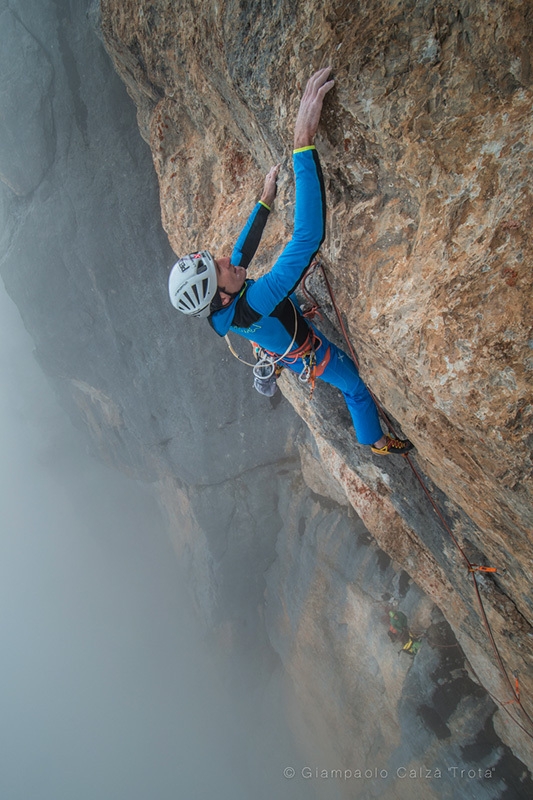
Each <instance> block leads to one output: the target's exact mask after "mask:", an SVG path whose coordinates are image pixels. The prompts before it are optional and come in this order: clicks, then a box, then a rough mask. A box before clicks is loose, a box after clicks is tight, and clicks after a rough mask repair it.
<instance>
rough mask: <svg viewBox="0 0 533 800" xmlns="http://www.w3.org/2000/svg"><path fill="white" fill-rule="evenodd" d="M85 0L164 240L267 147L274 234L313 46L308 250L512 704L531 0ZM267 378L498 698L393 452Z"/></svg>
mask: <svg viewBox="0 0 533 800" xmlns="http://www.w3.org/2000/svg"><path fill="white" fill-rule="evenodd" d="M102 10H103V30H104V34H105V40H106V43H107V47H108V49H109V51H110V53H111V54H112V55H113V57H114V60H115V64H116V66H117V69H118V70H119V72H120V73H121V74H122V75H123V78H124V80H125V81H126V83H127V85H128V88H129V91H130V93H131V94H132V96H133V97H134V98H135V100H136V103H137V106H138V113H139V120H140V124H141V130H142V132H143V135H144V136H145V138H146V139H147V141H149V142H150V146H151V149H152V154H153V159H154V164H155V167H156V171H157V174H158V178H159V185H160V196H161V206H162V219H163V224H164V226H165V229H166V230H167V232H168V235H169V240H170V242H171V244H172V246H173V248H174V249H175V251H176V252H181V251H187V250H191V249H192V248H195V247H200V246H204V247H205V246H209V247H210V248H212V249H213V250H214V251H215V252H229V250H228V248H229V247H230V246H231V243H232V242H233V241H234V239H235V236H236V235H237V233H238V231H239V229H240V226H241V225H242V223H243V222H244V220H245V218H246V215H247V213H248V212H249V210H250V208H251V207H252V203H253V201H254V200H255V198H256V197H257V192H258V190H259V187H260V181H261V175H262V173H264V172H265V171H266V169H267V168H268V167H269V166H270V165H271V164H272V163H275V162H278V161H282V162H283V165H284V170H285V171H284V173H283V178H282V179H281V181H280V187H279V196H278V200H277V204H276V209H277V213H276V214H275V215H273V218H272V219H271V220H270V222H269V228H268V231H267V233H266V236H265V240H264V242H263V245H262V249H261V252H260V254H259V256H258V258H257V264H256V270H257V271H258V272H261V270H263V269H265V268H267V267H268V266H269V265H270V264H271V263H272V259H273V258H274V257H275V255H276V254H277V253H278V252H279V249H280V247H281V245H282V243H283V241H285V240H286V239H288V238H289V236H290V225H291V212H292V199H293V197H292V178H291V174H290V167H289V159H288V156H289V153H290V143H291V133H292V130H291V125H292V120H293V119H294V115H295V110H296V107H297V103H298V99H299V93H300V91H301V88H302V86H303V84H304V82H305V80H306V78H307V76H308V75H309V74H310V73H311V72H312V71H313V69H316V68H318V67H319V66H321V65H323V64H331V65H332V66H333V68H334V73H335V77H336V89H335V91H334V92H331V93H330V94H329V95H328V98H327V102H326V105H325V110H324V114H323V124H322V126H321V131H320V137H319V139H318V140H317V143H318V149H319V151H320V153H321V157H322V161H323V166H324V172H325V175H326V181H327V190H328V203H329V209H330V212H329V222H328V234H327V239H326V243H325V246H324V249H323V253H322V256H323V260H324V262H325V264H326V266H327V269H328V272H329V274H330V277H331V281H332V284H333V288H334V291H335V295H336V299H337V302H338V305H339V307H340V309H341V312H342V314H343V316H344V318H345V320H346V323H347V330H348V333H349V336H350V339H351V340H352V342H353V344H354V345H355V348H356V351H357V353H358V357H359V361H360V365H361V372H362V375H363V377H364V378H365V379H366V381H367V382H368V384H369V385H370V387H371V388H372V390H373V391H374V393H375V394H376V396H377V397H378V398H379V400H380V401H381V403H382V404H383V406H384V407H385V408H386V410H387V412H388V413H389V414H390V415H391V417H392V419H393V420H394V421H395V422H396V424H397V425H398V426H399V427H401V429H402V430H403V433H404V434H406V435H408V436H409V437H410V438H411V439H412V440H413V442H414V443H415V445H416V448H417V453H416V456H415V458H416V463H417V465H418V467H419V469H420V470H421V472H422V474H423V475H425V476H427V483H428V486H429V491H430V493H432V494H433V495H434V496H435V497H436V498H437V499H438V501H439V504H440V505H441V506H442V507H443V508H444V514H445V518H446V519H447V520H448V521H449V525H450V529H451V530H452V532H453V534H454V537H455V538H456V539H457V541H458V542H459V543H460V544H461V545H462V546H463V548H464V549H465V551H467V552H468V554H469V558H470V559H471V560H473V561H474V562H475V563H479V562H481V563H483V564H489V565H492V564H493V565H495V566H496V567H497V568H498V574H497V575H496V576H493V577H484V578H482V580H481V587H482V588H481V591H482V593H483V596H484V598H485V602H486V603H487V604H488V606H489V612H488V616H489V617H490V619H491V622H492V623H493V625H494V629H495V636H496V639H497V642H498V647H499V649H500V652H501V654H502V658H503V662H504V663H505V667H506V670H507V672H508V674H511V672H512V670H513V669H519V670H520V673H521V677H522V681H523V687H524V692H523V698H524V707H525V708H526V709H527V710H528V711H529V714H530V715H533V706H532V705H531V698H532V697H533V683H532V682H531V675H532V674H533V671H532V669H531V667H532V654H531V635H530V634H531V618H532V610H533V609H532V604H531V591H530V586H531V577H532V568H533V562H532V561H531V556H530V552H531V530H532V525H531V523H532V512H531V507H532V503H531V500H532V491H531V490H532V461H531V442H532V436H533V429H532V397H531V374H532V372H531V370H532V365H533V361H532V338H531V318H532V304H533V292H532V288H533V287H532V284H533V276H532V271H531V263H532V243H531V230H530V228H531V226H530V218H531V193H530V186H531V177H532V169H531V164H532V149H533V148H532V125H531V105H532V93H531V43H532V36H533V34H532V31H533V28H532V25H531V7H530V4H528V3H521V4H515V3H511V2H504V3H499V4H497V5H491V6H489V5H487V4H483V3H466V2H461V3H459V4H450V3H445V4H444V5H443V4H438V3H433V2H430V3H416V2H408V1H407V0H406V2H404V3H400V4H386V3H379V2H371V3H365V4H356V5H353V4H351V5H350V4H348V5H346V4H336V3H334V4H321V3H318V4H306V5H304V6H301V5H300V6H294V4H290V3H288V2H280V3H278V4H276V5H275V6H274V7H272V8H269V11H268V14H267V13H265V11H264V7H263V5H262V4H260V3H255V2H253V3H249V4H247V5H246V8H244V7H242V6H240V5H239V4H236V3H234V2H232V0H227V1H224V0H223V1H222V2H219V3H216V4H210V3H207V2H201V0H197V1H196V2H195V1H194V0H189V1H188V2H185V3H181V4H180V5H179V6H170V5H169V4H168V3H165V2H163V1H161V2H155V3H151V4H150V5H149V6H148V5H147V4H140V5H139V4H137V3H136V4H131V3H123V2H120V3H119V2H118V0H102ZM326 305H327V303H326ZM334 322H335V321H334ZM335 324H336V322H335ZM285 386H286V388H285V392H286V393H287V396H289V397H290V399H291V402H292V403H293V405H294V406H295V407H296V409H297V410H298V412H299V413H300V414H301V416H303V417H304V418H305V420H306V422H307V423H308V425H309V426H310V428H311V430H312V432H313V434H314V436H315V438H316V440H317V445H318V449H319V451H320V454H321V458H322V461H323V462H324V463H323V467H324V466H325V468H326V471H327V472H329V473H330V474H331V473H333V474H334V475H335V476H336V478H337V480H338V482H339V483H340V485H341V486H342V489H343V491H344V493H345V494H346V496H347V497H348V498H349V500H350V502H351V503H352V505H353V506H354V508H355V509H356V510H357V511H358V513H359V514H360V515H361V517H362V518H363V520H364V521H365V524H366V525H367V527H368V529H369V530H370V531H371V533H372V534H373V535H375V536H376V538H377V540H378V541H379V542H380V545H381V546H382V547H383V548H384V549H385V550H386V551H387V552H389V555H390V556H391V557H393V558H394V559H395V560H396V561H397V562H398V563H399V564H400V565H401V566H402V567H403V568H404V569H405V570H406V571H407V572H409V574H410V575H411V576H412V577H413V578H414V579H415V580H417V581H419V583H420V585H422V586H423V587H424V589H425V591H427V592H428V593H429V594H430V595H431V596H432V597H433V599H434V600H435V601H436V602H437V603H438V604H439V605H440V607H441V608H442V610H443V612H444V613H445V614H446V615H447V617H448V619H449V621H450V623H451V624H452V626H453V627H454V630H455V632H456V633H457V635H458V637H459V639H460V641H461V643H462V645H463V646H464V648H465V650H466V652H467V653H468V654H469V657H471V658H472V662H473V663H474V662H475V664H476V667H477V669H479V671H480V672H481V673H482V678H481V679H482V681H483V682H484V683H485V685H486V686H487V687H488V688H489V690H490V691H493V692H494V694H495V696H497V697H498V699H499V700H500V701H501V702H505V700H506V699H509V698H508V693H509V692H508V689H509V687H507V686H506V679H505V678H503V677H502V675H501V671H500V669H499V666H498V663H497V658H496V657H495V656H494V654H492V655H490V654H489V653H488V651H487V646H488V645H487V640H486V638H484V634H483V633H482V624H481V622H480V617H479V611H476V610H474V608H475V598H474V597H473V596H472V586H471V582H470V576H469V575H468V573H467V572H465V564H464V562H463V560H462V558H461V555H460V554H459V553H458V551H457V549H456V548H455V546H454V544H453V541H452V540H450V538H448V534H447V533H446V532H445V531H444V530H443V529H442V527H440V526H439V524H438V521H437V520H436V519H435V518H434V517H433V513H434V512H433V511H432V510H431V511H428V509H427V506H426V505H425V504H426V501H425V500H424V498H423V496H422V495H421V494H420V491H421V490H420V488H419V487H418V488H417V486H416V483H414V482H413V479H412V476H409V475H408V474H407V467H405V468H404V466H403V465H402V464H400V465H390V464H380V465H378V464H374V462H373V460H371V459H369V457H368V454H364V455H363V454H361V452H360V449H359V448H357V446H356V445H355V443H354V442H353V440H351V439H350V438H349V437H347V436H346V434H345V433H344V431H343V432H342V435H341V430H342V428H340V427H339V426H341V425H343V426H344V428H346V427H349V425H348V423H347V422H346V415H343V413H342V412H340V415H339V414H337V415H335V414H332V411H331V408H332V404H333V405H334V404H335V403H336V402H337V401H336V400H335V399H334V398H335V395H334V393H333V394H332V393H329V394H328V393H327V392H326V393H323V394H322V396H323V397H324V398H325V399H324V406H321V405H320V403H319V404H318V408H316V410H315V409H313V408H310V407H309V405H308V403H307V401H306V399H305V397H304V396H303V394H302V390H301V387H296V386H294V385H291V382H290V381H288V382H286V384H285ZM332 419H334V420H335V424H332V422H331V420H332ZM323 467H322V469H323ZM488 647H489V651H490V646H488ZM504 716H505V715H504ZM507 721H508V720H507ZM508 722H509V721H508ZM528 724H529V723H528ZM509 725H510V727H511V728H513V724H512V723H509ZM514 730H515V732H516V727H515V728H514ZM508 735H509V736H510V737H511V738H513V736H514V735H513V734H510V733H509V732H508ZM518 738H520V742H517V740H516V737H515V738H514V745H515V746H516V747H517V748H518V749H519V750H520V748H522V750H521V752H522V754H523V756H524V757H526V758H529V759H530V760H531V759H532V758H533V756H532V750H531V747H530V740H528V738H527V736H526V737H523V736H522V737H520V734H518Z"/></svg>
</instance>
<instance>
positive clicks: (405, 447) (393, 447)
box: [371, 434, 413, 456]
mask: <svg viewBox="0 0 533 800" xmlns="http://www.w3.org/2000/svg"><path fill="white" fill-rule="evenodd" d="M385 439H386V440H387V441H386V443H385V444H384V445H383V447H374V445H371V449H372V452H373V453H377V455H378V456H392V455H396V456H404V455H405V454H406V453H408V452H409V450H412V449H413V443H412V442H410V441H409V439H393V437H392V436H389V435H388V434H385Z"/></svg>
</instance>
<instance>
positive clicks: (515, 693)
mask: <svg viewBox="0 0 533 800" xmlns="http://www.w3.org/2000/svg"><path fill="white" fill-rule="evenodd" d="M317 268H320V270H321V273H322V277H323V279H324V283H325V285H326V289H327V291H328V294H329V297H330V300H331V303H332V306H333V309H334V311H335V315H336V317H337V321H338V323H339V326H340V329H341V331H342V334H343V336H344V339H345V341H346V344H347V346H348V348H349V351H350V355H351V357H352V359H353V362H354V364H355V365H356V367H357V369H359V362H358V359H357V356H356V354H355V351H354V349H353V347H352V344H351V342H350V339H349V337H348V333H347V331H346V327H345V325H344V322H343V321H342V317H341V314H340V311H339V308H338V306H337V303H336V301H335V297H334V294H333V289H332V288H331V284H330V282H329V279H328V276H327V274H326V270H325V269H324V265H323V264H322V262H320V261H315V262H313V264H311V266H310V268H309V270H308V272H307V273H306V275H304V278H303V283H304V284H305V281H306V279H307V277H308V275H309V274H311V273H312V272H313V271H314V270H315V269H317ZM306 296H308V297H309V294H308V292H306ZM311 299H312V300H313V301H314V303H315V305H317V304H316V301H315V300H314V298H312V296H311ZM369 392H370V394H371V396H372V399H373V400H374V402H375V404H376V407H377V409H378V412H379V414H380V416H381V417H382V419H383V421H384V422H385V424H386V425H387V427H388V429H389V431H390V433H391V435H392V436H394V437H395V438H397V437H396V433H395V431H394V426H393V425H392V422H391V420H390V419H389V417H388V416H387V414H386V413H385V411H384V410H383V408H382V406H381V405H380V403H379V401H378V400H377V398H376V397H375V396H374V394H373V393H372V391H371V390H370V389H369ZM403 458H405V459H406V461H407V462H408V464H409V466H410V467H411V470H412V472H413V474H414V476H415V477H416V479H417V480H418V482H419V484H420V486H421V487H422V489H423V491H424V494H425V495H426V497H427V499H428V500H429V502H430V504H431V506H432V507H433V510H434V511H435V513H436V514H437V516H438V518H439V520H440V522H441V524H442V526H443V527H444V529H445V530H446V531H447V533H448V534H449V536H450V537H451V539H452V541H453V543H454V544H455V546H456V548H457V549H458V551H459V553H460V554H461V555H462V557H463V559H464V561H465V563H466V567H467V570H468V573H469V574H470V575H471V576H472V581H473V583H474V591H475V595H476V599H477V603H478V607H479V611H480V616H481V619H482V621H483V625H484V627H485V630H486V633H487V636H488V638H489V641H490V644H491V647H492V650H493V652H494V656H495V658H496V662H497V665H498V668H499V670H500V673H501V675H502V677H503V679H504V680H505V682H506V684H507V686H508V688H509V690H510V692H511V695H512V698H511V699H510V700H507V701H502V700H499V699H498V698H497V697H495V696H494V695H493V694H492V693H491V692H490V691H489V690H488V689H486V690H485V691H487V693H488V694H489V695H490V697H492V699H493V700H494V701H495V702H496V703H497V704H498V705H499V706H500V708H502V709H503V710H504V711H505V712H506V713H507V714H508V715H509V717H510V718H511V719H512V720H513V722H514V723H515V724H516V725H518V727H519V728H521V729H522V730H523V731H524V733H526V734H527V735H528V736H529V737H530V738H532V739H533V733H532V732H531V731H530V730H527V728H526V727H524V725H523V724H522V723H521V722H520V721H519V720H517V719H516V718H515V717H514V716H513V715H512V714H511V712H510V711H509V710H508V708H507V706H508V705H510V704H513V705H516V706H518V711H519V712H522V714H523V715H524V718H525V720H527V722H528V723H529V725H531V726H533V719H532V718H531V716H530V715H529V714H528V712H527V711H526V709H525V708H524V706H523V704H522V701H521V699H520V686H519V681H518V671H516V670H515V671H514V672H513V677H514V683H513V682H511V679H510V677H509V675H508V673H507V669H506V668H505V664H504V663H503V659H502V656H501V653H500V651H499V649H498V645H497V644H496V640H495V638H494V634H493V632H492V628H491V626H490V623H489V620H488V617H487V612H486V611H485V606H484V604H483V600H482V598H481V593H480V591H479V585H478V579H477V575H478V574H479V573H497V571H498V570H497V568H496V567H488V566H480V565H479V564H472V563H471V562H470V560H469V558H468V556H467V555H466V553H465V552H464V550H463V548H462V547H461V545H460V544H459V542H458V541H457V539H456V537H455V536H454V534H453V532H452V530H451V528H450V526H449V525H448V523H447V521H446V519H445V518H444V515H443V514H442V512H441V510H440V508H439V507H438V505H437V503H436V502H435V500H434V499H433V497H432V496H431V494H430V493H429V490H428V489H427V487H426V485H425V483H424V481H423V480H422V477H421V475H420V473H419V471H418V470H417V468H416V467H415V465H414V464H413V462H412V461H411V458H410V455H409V453H405V454H404V455H403ZM407 652H408V651H407ZM471 668H472V667H471ZM472 672H473V673H474V675H476V673H475V671H474V669H472ZM476 678H477V680H478V682H479V684H480V686H483V684H482V682H481V680H480V679H479V678H478V677H477V675H476Z"/></svg>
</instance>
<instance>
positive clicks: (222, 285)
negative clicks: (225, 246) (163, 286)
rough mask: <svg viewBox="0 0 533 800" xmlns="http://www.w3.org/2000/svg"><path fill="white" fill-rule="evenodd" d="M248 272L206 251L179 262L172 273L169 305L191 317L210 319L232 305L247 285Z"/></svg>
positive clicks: (192, 254) (169, 281) (186, 257)
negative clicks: (215, 313) (209, 317)
mask: <svg viewBox="0 0 533 800" xmlns="http://www.w3.org/2000/svg"><path fill="white" fill-rule="evenodd" d="M245 279H246V270H245V269H244V268H243V267H234V266H233V265H232V264H231V261H230V259H229V258H226V257H222V258H219V259H217V260H215V259H214V258H213V256H212V255H211V253H209V252H208V251H207V250H202V251H201V252H200V253H190V254H189V255H187V256H184V257H183V258H180V259H178V261H177V262H176V263H175V264H174V266H173V267H172V269H171V271H170V276H169V279H168V293H169V295H170V302H171V303H172V305H173V306H174V308H177V309H178V311H182V312H183V313H184V314H187V315H188V316H191V317H208V316H209V314H211V313H212V312H213V311H217V310H218V309H220V308H223V307H224V306H227V305H229V303H231V301H232V300H233V298H234V297H236V296H237V295H238V294H239V292H240V290H241V289H242V287H243V285H244V281H245Z"/></svg>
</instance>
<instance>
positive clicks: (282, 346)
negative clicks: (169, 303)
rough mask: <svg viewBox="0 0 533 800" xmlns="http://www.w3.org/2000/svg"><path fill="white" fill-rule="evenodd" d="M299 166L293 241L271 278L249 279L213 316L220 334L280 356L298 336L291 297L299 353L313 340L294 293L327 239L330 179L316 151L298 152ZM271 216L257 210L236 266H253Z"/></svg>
mask: <svg viewBox="0 0 533 800" xmlns="http://www.w3.org/2000/svg"><path fill="white" fill-rule="evenodd" d="M293 165H294V174H295V179H296V204H295V209H294V230H293V234H292V238H291V240H290V242H289V243H288V244H287V245H286V247H285V248H284V250H283V252H282V253H281V255H280V256H279V258H278V259H277V261H276V263H275V264H274V266H273V267H272V269H271V270H270V271H269V272H268V273H267V274H266V275H263V276H262V277H261V278H258V279H257V280H256V281H253V280H250V279H248V278H247V279H246V282H245V284H244V286H243V289H242V291H241V292H240V293H239V295H238V296H237V297H236V298H235V299H234V300H233V302H232V303H230V304H229V306H226V307H225V308H222V309H220V310H219V311H215V312H214V313H213V314H212V315H211V316H210V317H209V321H210V323H211V325H212V327H213V328H214V330H215V331H216V332H217V333H218V334H219V335H220V336H224V335H225V334H226V333H228V331H230V330H231V331H234V332H235V333H237V334H239V335H240V336H244V337H245V338H246V339H250V340H252V341H254V342H257V344H259V345H260V346H261V347H263V348H264V349H265V350H270V351H271V352H274V353H280V354H281V353H284V352H285V351H286V350H287V348H288V347H289V345H290V343H291V340H292V339H293V336H294V309H293V306H292V305H291V302H290V301H289V298H291V300H292V302H293V303H294V306H295V307H296V309H297V331H296V339H295V343H294V346H293V349H296V348H297V347H299V346H300V345H302V344H303V343H304V342H305V340H306V338H307V335H308V332H309V326H308V323H307V322H306V320H305V319H304V318H303V317H302V315H301V313H300V310H299V307H298V303H297V300H296V297H295V296H294V294H293V293H294V290H295V288H296V286H297V285H298V283H299V282H300V280H301V279H302V277H303V275H304V274H305V272H306V270H307V268H308V267H309V265H310V264H311V262H312V260H313V258H314V257H315V255H316V253H317V251H318V249H319V248H320V245H321V244H322V242H323V241H324V236H325V217H326V203H325V190H324V180H323V177H322V170H321V168H320V161H319V158H318V153H317V151H316V150H315V148H314V147H305V148H302V149H301V150H295V152H294V154H293ZM268 214H269V210H268V209H267V207H266V206H264V205H263V204H262V203H258V204H257V205H256V206H255V208H254V210H253V211H252V213H251V215H250V217H249V218H248V221H247V223H246V225H245V227H244V228H243V230H242V232H241V234H240V236H239V239H238V240H237V244H236V245H235V249H234V250H233V253H232V256H231V263H232V264H234V265H235V266H242V267H245V268H248V266H249V264H250V261H251V259H252V258H253V256H254V254H255V252H256V250H257V247H258V245H259V242H260V239H261V235H262V233H263V230H264V227H265V225H266V221H267V219H268Z"/></svg>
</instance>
